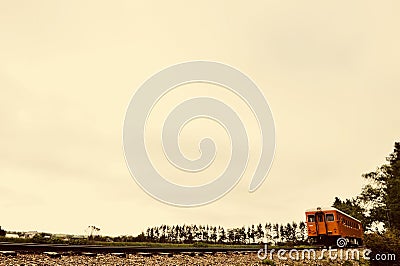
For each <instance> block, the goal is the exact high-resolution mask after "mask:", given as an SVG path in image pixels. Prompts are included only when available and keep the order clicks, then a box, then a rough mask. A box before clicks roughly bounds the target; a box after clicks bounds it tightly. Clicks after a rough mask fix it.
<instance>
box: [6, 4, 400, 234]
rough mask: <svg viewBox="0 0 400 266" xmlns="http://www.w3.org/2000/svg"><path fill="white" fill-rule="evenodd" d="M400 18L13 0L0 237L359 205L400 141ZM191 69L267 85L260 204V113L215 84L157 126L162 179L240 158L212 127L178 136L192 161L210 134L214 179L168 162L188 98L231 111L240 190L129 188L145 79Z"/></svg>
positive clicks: (372, 13) (202, 125)
mask: <svg viewBox="0 0 400 266" xmlns="http://www.w3.org/2000/svg"><path fill="white" fill-rule="evenodd" d="M144 2H148V3H144ZM399 13H400V3H399V2H398V1H383V2H382V1H381V2H377V1H351V2H349V1H330V2H327V1H301V2H300V1H285V2H283V1H253V2H252V3H248V2H246V1H241V2H239V1H219V2H216V1H200V2H196V3H194V2H192V3H191V4H188V3H187V1H159V2H157V3H156V2H150V1H143V3H141V2H134V1H113V2H112V3H111V2H100V1H63V2H62V1H35V2H32V1H3V2H2V3H1V4H0V92H1V94H0V95H1V97H0V125H1V130H0V181H1V182H0V209H1V212H0V213H1V214H0V226H2V227H3V228H4V229H6V230H38V231H45V232H53V233H74V234H83V233H84V230H85V228H86V227H87V226H88V225H92V224H93V225H96V226H98V227H100V228H101V232H102V234H109V235H120V234H137V233H140V231H142V230H145V229H146V228H147V226H154V225H161V224H169V225H172V224H183V223H186V224H212V225H223V226H226V227H234V226H242V225H248V224H251V223H258V222H262V223H265V222H266V221H271V222H278V223H286V222H290V221H293V220H295V221H300V220H302V219H303V216H304V210H305V209H308V208H314V207H317V206H330V204H331V203H332V202H333V199H334V197H335V196H339V197H342V198H345V197H352V196H355V195H356V194H357V193H359V192H360V190H361V187H362V184H363V182H364V181H363V179H362V178H361V174H363V173H366V172H368V171H373V170H375V169H376V167H377V166H378V165H380V164H382V163H383V162H384V159H385V157H386V156H387V155H388V154H389V153H390V152H391V151H392V150H393V144H394V142H395V141H399V140H400V139H399V136H400V116H399V105H398V104H399V99H400V73H399V72H400V50H399V47H400V28H399V25H400V17H399V16H398V14H399ZM191 60H210V61H217V62H221V63H225V64H228V65H231V66H233V67H235V68H237V69H239V70H241V71H242V72H243V73H245V74H246V75H248V76H249V77H250V78H251V79H252V80H253V81H254V82H255V83H256V84H257V85H258V86H259V88H260V89H261V90H262V91H263V93H264V95H265V97H266V98H267V101H268V103H269V105H270V108H271V110H272V112H273V115H274V120H275V126H276V136H277V138H276V153H275V160H274V163H273V165H272V168H271V171H270V173H269V175H268V177H267V179H266V181H265V182H264V183H263V185H262V186H261V187H260V188H259V189H258V190H257V191H256V192H254V193H248V186H249V183H250V180H251V176H252V173H253V172H254V170H255V167H256V165H257V156H258V154H259V149H260V147H259V144H260V143H259V140H260V139H259V136H258V135H257V132H258V131H257V125H256V123H254V118H253V117H252V116H251V113H250V111H249V110H248V109H247V108H246V106H245V105H244V104H243V102H241V101H240V99H237V98H235V96H234V95H233V94H230V93H228V92H226V91H224V90H223V89H221V88H219V87H216V86H212V85H201V86H200V85H199V86H197V91H196V90H195V91H196V93H193V92H191V93H190V94H188V93H187V90H185V89H184V86H182V87H180V88H178V89H177V90H176V91H174V92H172V93H170V94H169V95H166V96H165V97H166V99H163V101H161V102H160V106H158V107H156V108H159V109H157V110H160V112H157V113H156V114H155V115H152V116H151V117H150V119H152V120H151V121H153V122H152V123H151V124H152V125H153V127H149V128H148V130H147V132H148V133H149V135H148V136H147V143H148V144H149V146H151V147H149V151H151V152H152V154H151V156H152V158H153V159H154V162H155V164H156V165H157V168H159V169H160V172H161V173H165V174H166V175H169V177H168V178H169V179H171V180H173V181H174V182H177V183H181V184H187V183H191V184H201V183H202V182H204V181H206V180H211V179H212V178H213V176H212V174H213V173H219V172H220V171H222V170H223V169H224V166H225V165H226V162H227V161H228V160H229V158H228V155H229V153H230V151H229V150H226V149H227V148H229V145H226V144H229V138H227V135H226V132H224V130H222V128H221V127H219V126H216V125H215V124H213V123H210V122H209V121H198V122H193V124H192V125H190V124H189V125H188V126H187V128H186V129H184V131H183V132H182V136H181V137H182V138H181V139H180V143H181V145H182V150H183V152H184V153H185V155H186V156H188V157H189V158H195V157H196V156H198V147H197V141H198V139H199V138H202V137H208V136H209V133H210V132H212V135H213V136H214V137H215V140H216V143H217V145H218V147H219V149H218V152H219V153H218V154H217V158H216V161H215V163H216V164H215V165H213V166H212V167H213V168H211V169H209V170H207V171H208V172H206V173H202V174H198V175H197V176H194V177H193V179H191V180H189V181H188V178H187V176H185V175H183V174H182V173H179V172H178V171H177V170H176V169H173V168H172V167H171V166H169V165H168V162H167V161H165V158H163V157H162V156H161V155H162V150H161V148H160V147H161V140H160V139H159V138H160V128H161V124H160V123H161V122H162V119H164V118H165V117H164V118H163V116H164V114H167V112H169V111H168V108H172V107H173V106H174V105H176V104H177V103H179V102H180V101H182V100H184V99H186V98H190V97H195V96H197V95H212V96H215V97H222V99H223V100H224V101H226V102H227V103H231V104H232V106H233V107H236V108H237V109H238V110H237V111H238V114H239V115H240V116H241V117H242V118H243V120H244V122H245V123H247V124H248V125H247V129H248V130H249V131H248V132H249V135H250V143H251V150H250V161H249V167H248V170H247V171H246V173H245V175H244V177H243V178H242V180H241V181H240V183H239V184H238V185H237V186H236V187H235V188H234V189H233V190H232V191H231V192H230V193H228V194H227V195H226V196H225V197H223V198H222V199H220V200H218V201H216V202H213V203H211V204H208V205H205V206H201V207H196V208H179V207H173V206H170V205H166V204H164V203H161V202H159V201H157V200H155V199H153V198H152V197H150V196H149V195H148V194H146V193H145V192H144V191H142V190H141V188H140V187H139V186H138V185H137V184H136V183H135V181H134V180H133V179H132V177H131V176H130V174H129V171H128V168H127V166H126V164H125V160H124V154H123V148H122V126H123V119H124V116H125V111H126V108H127V105H128V103H129V101H130V99H131V97H132V95H133V94H134V92H135V91H136V89H137V88H138V87H139V86H140V85H141V84H142V83H143V82H144V81H145V80H146V79H148V78H149V77H150V76H151V75H153V74H155V73H157V72H158V71H160V70H161V69H164V68H166V67H168V66H170V65H174V64H177V63H181V62H186V61H191ZM193 86H196V85H193ZM157 114H159V115H157ZM196 123H197V124H196Z"/></svg>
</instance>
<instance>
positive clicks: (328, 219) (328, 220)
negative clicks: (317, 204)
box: [326, 213, 335, 222]
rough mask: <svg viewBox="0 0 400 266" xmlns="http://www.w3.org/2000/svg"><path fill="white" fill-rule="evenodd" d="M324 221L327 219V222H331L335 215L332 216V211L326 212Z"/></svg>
mask: <svg viewBox="0 0 400 266" xmlns="http://www.w3.org/2000/svg"><path fill="white" fill-rule="evenodd" d="M326 221H327V222H333V221H335V216H333V214H332V213H328V214H326Z"/></svg>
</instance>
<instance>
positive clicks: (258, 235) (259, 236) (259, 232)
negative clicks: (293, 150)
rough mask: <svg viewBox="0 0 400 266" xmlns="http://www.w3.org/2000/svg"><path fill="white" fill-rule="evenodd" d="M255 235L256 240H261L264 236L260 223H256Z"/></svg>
mask: <svg viewBox="0 0 400 266" xmlns="http://www.w3.org/2000/svg"><path fill="white" fill-rule="evenodd" d="M256 237H257V241H258V242H262V241H263V238H264V230H263V226H262V224H258V226H257V230H256Z"/></svg>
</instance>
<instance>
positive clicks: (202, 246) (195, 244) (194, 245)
mask: <svg viewBox="0 0 400 266" xmlns="http://www.w3.org/2000/svg"><path fill="white" fill-rule="evenodd" d="M193 247H195V248H206V247H208V244H207V243H204V242H194V243H193Z"/></svg>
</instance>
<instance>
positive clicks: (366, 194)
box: [359, 142, 400, 231]
mask: <svg viewBox="0 0 400 266" xmlns="http://www.w3.org/2000/svg"><path fill="white" fill-rule="evenodd" d="M386 161H387V163H386V164H384V165H382V166H380V167H378V169H377V170H376V171H375V172H370V173H367V174H364V175H363V177H364V178H365V179H367V180H368V181H369V184H367V185H366V186H365V187H364V188H363V190H362V192H361V195H360V197H359V198H360V200H361V201H362V202H363V203H364V204H365V205H366V208H367V211H368V212H369V216H370V219H371V221H376V222H382V223H384V225H385V228H388V229H395V230H397V231H399V230H400V142H396V143H395V144H394V151H393V152H392V153H391V154H390V155H389V156H388V157H387V158H386Z"/></svg>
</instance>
